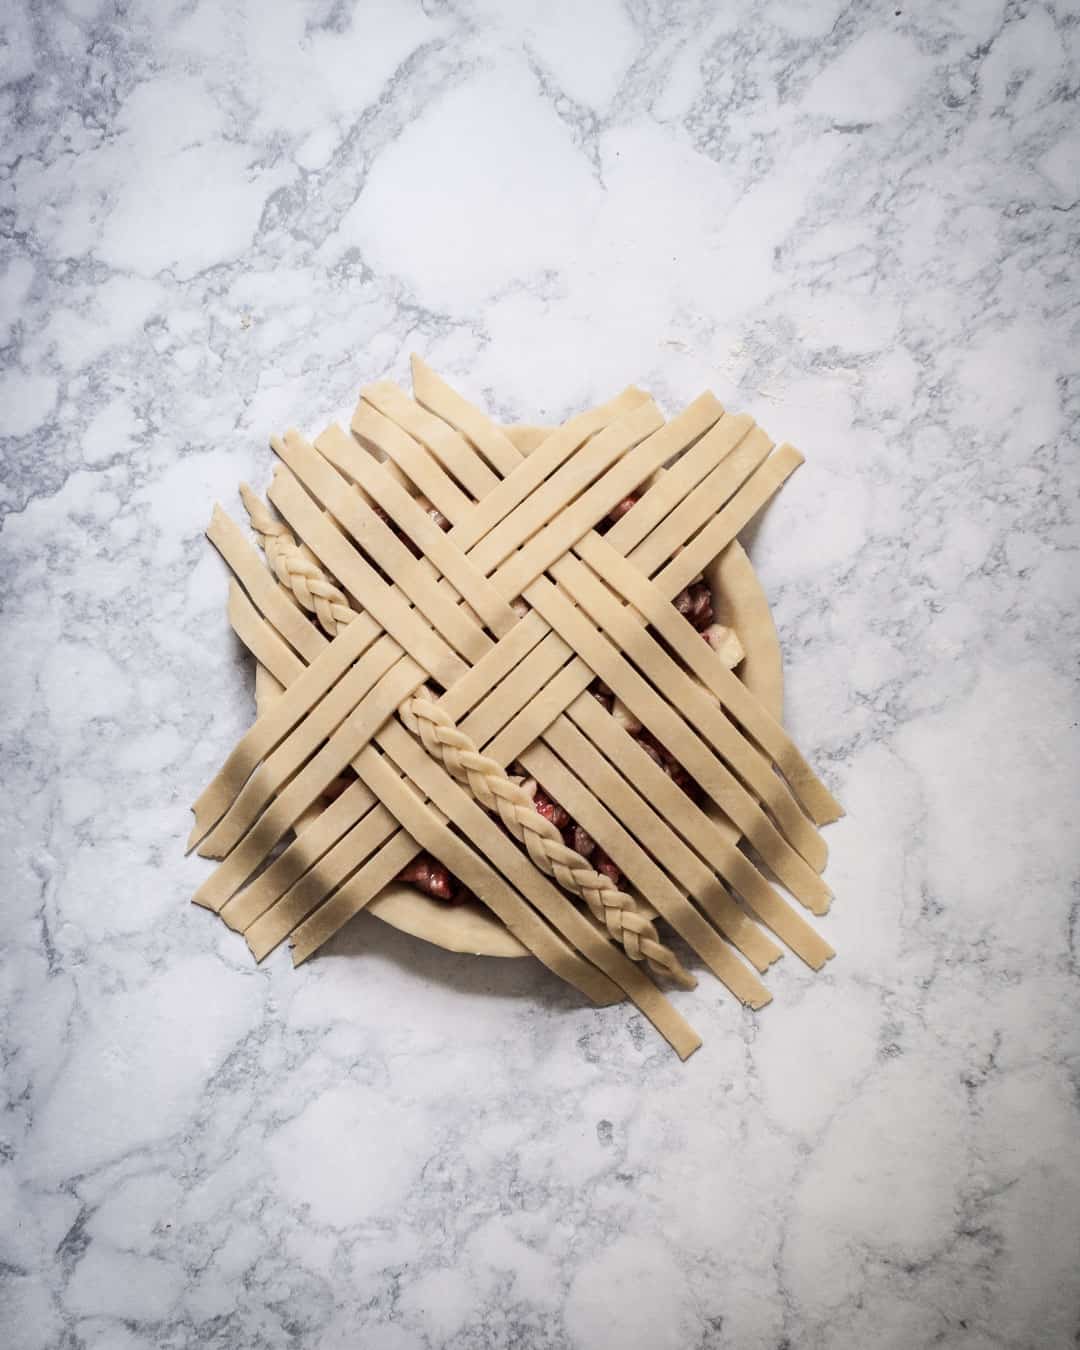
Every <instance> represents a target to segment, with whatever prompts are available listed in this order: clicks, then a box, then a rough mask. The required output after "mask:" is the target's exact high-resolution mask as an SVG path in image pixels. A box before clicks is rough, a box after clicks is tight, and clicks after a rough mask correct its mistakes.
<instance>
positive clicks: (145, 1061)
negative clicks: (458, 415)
mask: <svg viewBox="0 0 1080 1350" xmlns="http://www.w3.org/2000/svg"><path fill="white" fill-rule="evenodd" d="M1070 14H1071V18H1070V17H1069V16H1070ZM0 24H2V28H3V37H2V39H0V63H2V67H3V77H4V80H5V83H4V86H3V92H2V98H3V124H4V127H5V133H4V147H3V156H2V158H3V170H2V209H3V219H4V246H3V247H4V252H3V262H2V272H0V277H2V279H0V295H2V297H3V303H2V305H0V322H2V324H3V326H4V333H5V337H4V343H5V348H4V357H5V361H4V368H3V372H2V374H0V409H2V424H0V431H2V433H3V440H2V450H0V456H2V468H0V512H2V513H3V525H2V531H0V554H2V567H3V578H4V592H3V600H2V605H0V609H2V619H0V624H2V633H3V639H4V648H3V650H4V653H5V662H4V686H5V697H4V699H3V702H2V711H0V716H2V721H3V732H2V736H3V765H4V787H5V810H4V812H3V827H4V843H5V851H4V857H5V861H6V866H5V883H4V885H3V888H2V889H3V897H4V904H3V911H4V916H5V921H4V925H3V937H2V942H3V948H4V952H3V960H2V963H0V981H2V986H3V994H4V1016H3V1041H4V1048H3V1065H4V1072H3V1108H4V1109H3V1117H2V1122H0V1160H2V1161H0V1214H2V1216H3V1218H2V1222H0V1342H2V1343H3V1344H4V1345H6V1346H10V1347H12V1350H37V1347H57V1348H60V1347H64V1348H65V1350H133V1348H134V1347H170V1350H171V1348H179V1347H194V1346H216V1347H227V1348H228V1350H242V1348H243V1347H279V1346H280V1347H296V1346H305V1347H306V1346H312V1347H314V1346H317V1347H319V1350H354V1347H363V1350H414V1348H416V1350H419V1348H421V1347H423V1348H425V1350H427V1348H433V1347H444V1346H445V1347H455V1348H457V1350H469V1348H471V1347H485V1348H486V1350H491V1348H493V1347H526V1348H527V1350H533V1348H534V1347H535V1350H564V1348H565V1350H571V1348H573V1350H579V1348H580V1350H597V1347H607V1346H619V1347H621V1350H668V1348H669V1347H670V1350H718V1348H719V1347H731V1348H732V1350H757V1348H758V1347H761V1348H762V1350H783V1348H785V1347H786V1348H787V1350H803V1348H804V1347H823V1348H827V1350H833V1348H834V1347H842V1348H846V1347H852V1350H855V1348H858V1350H863V1348H864V1347H874V1348H875V1350H877V1348H878V1347H903V1348H904V1350H911V1348H912V1347H923V1346H931V1345H933V1346H946V1347H949V1348H950V1350H982V1348H983V1347H1040V1348H1041V1347H1070V1346H1074V1345H1076V1344H1077V1343H1080V1342H1078V1340H1077V1337H1080V1274H1078V1272H1080V1109H1078V1108H1080V1058H1078V1054H1080V1034H1078V1026H1080V1019H1078V1012H1080V968H1078V951H1077V944H1078V941H1080V937H1078V933H1080V898H1078V896H1080V890H1078V883H1077V861H1078V856H1077V855H1078V849H1077V844H1076V820H1077V812H1076V808H1077V800H1078V776H1077V763H1078V756H1077V735H1078V732H1077V721H1078V712H1077V698H1076V678H1077V669H1076V656H1077V641H1078V626H1080V625H1078V621H1077V606H1076V603H1075V596H1076V589H1075V580H1074V581H1073V582H1072V583H1070V581H1069V577H1070V575H1072V576H1074V578H1075V566H1076V563H1075V559H1076V556H1077V548H1078V546H1080V534H1078V529H1077V460H1076V451H1077V444H1076V441H1077V437H1076V431H1077V424H1078V408H1080V404H1078V397H1080V385H1078V382H1077V376H1076V351H1077V346H1078V321H1080V294H1078V286H1077V274H1076V258H1077V252H1078V247H1080V239H1078V232H1080V205H1078V199H1080V129H1078V128H1080V123H1078V120H1077V115H1076V107H1077V104H1076V94H1077V89H1078V87H1080V59H1078V58H1080V26H1078V24H1077V13H1076V10H1075V8H1073V7H1071V6H1070V5H1069V4H1067V3H1060V0H1059V3H1057V4H1047V5H1040V4H1037V3H1027V2H1026V0H1019V2H1018V3H1009V4H1008V5H1007V6H1006V5H1003V4H1002V3H995V2H994V0H986V2H985V3H983V2H982V0H966V2H965V3H963V4H959V3H957V4H949V5H941V4H938V3H933V2H932V0H919V2H918V3H917V4H914V5H913V4H911V3H910V2H909V0H896V4H895V5H894V4H889V5H886V6H877V7H873V8H871V7H870V6H868V5H854V6H851V5H841V4H839V3H838V2H837V0H825V2H816V3H813V4H809V5H807V4H801V3H798V0H777V2H775V3H769V2H766V3H761V4H758V3H750V0H742V2H741V3H738V4H729V5H724V6H713V5H710V4H708V3H704V0H701V2H700V3H689V4H685V5H684V4H676V3H674V2H673V0H655V2H653V0H626V3H625V4H619V3H616V2H615V0H601V2H599V3H595V4H593V3H590V4H589V5H575V4H572V3H570V2H569V0H558V2H552V0H547V2H545V3H540V2H539V0H537V3H532V4H528V3H513V4H499V3H496V0H460V3H459V2H458V0H429V3H427V4H425V5H423V6H420V5H413V4H409V3H406V2H405V0H400V3H393V2H392V0H381V2H378V3H371V4H367V5H357V6H355V7H350V6H349V5H348V4H345V3H330V2H329V0H327V2H326V3H310V4H298V3H278V0H274V3H272V4H258V3H255V2H254V0H253V2H252V3H251V4H249V5H246V6H245V5H244V4H242V3H227V4H219V3H215V2H214V0H191V3H183V4H176V3H170V4H160V5H149V4H147V5H134V6H127V7H124V8H123V9H122V10H121V11H117V10H116V9H115V8H114V6H113V4H112V3H101V2H100V0H78V3H75V2H74V0H71V2H70V3H66V4H65V5H64V6H63V7H61V6H60V5H56V6H48V7H46V6H44V5H41V4H29V5H26V4H23V5H17V4H13V5H7V6H5V7H4V14H3V18H2V19H0ZM413 349H415V350H418V351H420V352H422V353H423V354H424V355H425V356H426V357H427V359H428V360H429V361H430V362H431V363H432V364H433V365H435V366H436V367H437V368H439V369H441V370H443V371H444V372H445V373H446V374H447V375H448V376H449V377H450V378H452V379H453V380H455V381H456V382H457V383H458V384H459V385H460V386H461V387H462V388H463V390H464V391H465V392H467V393H469V394H470V395H472V396H474V397H476V398H477V399H478V400H480V401H482V402H486V403H487V405H488V406H489V407H491V408H492V409H493V411H494V413H495V415H497V416H499V417H503V418H506V419H514V418H523V419H540V418H543V419H552V418H557V417H560V416H562V415H564V414H566V413H568V412H570V411H572V410H576V409H577V408H579V407H581V406H583V405H584V404H586V403H588V402H590V401H593V400H596V399H600V398H603V397H608V396H610V395H611V394H612V393H613V392H615V391H616V390H617V389H618V388H620V387H621V386H622V385H623V384H624V383H626V382H627V381H630V380H633V381H635V382H637V383H639V384H642V385H644V386H646V387H648V388H650V389H652V390H653V391H654V392H655V393H656V395H657V396H658V397H659V398H660V399H661V401H662V402H663V403H664V405H665V406H666V407H668V408H669V409H671V408H674V407H675V406H676V405H678V404H679V403H680V401H685V400H687V399H688V398H690V397H691V396H693V395H695V394H697V393H699V392H700V391H701V389H703V388H705V387H706V386H709V387H712V388H713V389H714V390H715V391H716V392H717V394H718V395H719V396H720V398H721V399H722V400H723V401H724V402H725V403H726V404H727V405H728V406H730V407H733V408H737V409H745V410H747V411H749V412H751V413H753V414H754V415H755V416H756V417H757V418H759V420H760V421H761V422H762V423H763V424H764V425H765V426H766V428H767V429H768V430H769V431H770V433H771V434H772V435H773V436H775V437H776V438H777V439H781V438H786V439H790V440H792V441H794V442H795V443H796V444H798V445H799V446H800V447H801V448H802V449H803V450H804V451H805V452H806V454H807V456H808V461H809V462H808V464H807V465H806V467H805V468H803V469H802V470H800V472H799V474H798V475H796V477H795V479H793V480H792V482H791V484H790V485H789V486H788V487H787V488H785V490H784V491H783V493H782V494H781V496H780V498H779V499H778V501H777V502H776V503H775V505H774V506H773V507H772V508H771V509H770V512H769V513H768V515H767V517H766V520H765V522H764V525H763V526H762V528H761V529H760V531H759V532H758V533H757V535H756V537H755V539H754V541H753V556H754V559H755V561H756V564H757V566H758V568H759V571H760V575H761V576H762V579H763V581H764V583H765V585H766V586H767V589H768V592H769V595H770V597H771V599H772V601H773V604H774V607H775V613H776V615H777V619H778V622H779V625H780V630H781V634H782V639H783V644H784V650H785V657H786V670H787V678H788V699H787V717H788V721H789V724H790V726H791V727H792V729H793V731H794V733H795V735H796V738H797V739H798V740H799V741H800V743H801V744H802V745H803V746H804V747H805V748H806V749H807V751H808V753H809V754H810V757H811V758H812V759H813V760H814V761H815V762H816V763H817V764H818V765H819V766H821V768H822V770H823V772H824V773H825V775H826V776H827V778H828V780H829V782H830V783H831V784H832V785H833V786H834V787H835V789H836V790H837V792H838V794H839V795H840V797H841V798H842V800H843V801H844V802H845V803H846V805H847V807H848V809H849V815H848V817H847V819H846V820H844V821H843V822H842V823H841V824H839V825H837V826H835V827H832V828H831V829H830V830H829V832H828V839H829V843H830V845H831V849H832V858H831V862H830V867H829V872H828V877H829V880H830V883H831V884H832V886H833V888H834V890H835V892H836V897H837V898H836V902H835V904H834V908H833V912H832V914H831V915H830V916H829V917H828V918H827V919H825V920H824V921H823V922H822V925H821V927H822V929H823V931H824V932H825V933H826V935H827V936H828V937H829V939H830V940H831V941H832V942H833V943H834V945H835V946H836V947H837V949H838V951H839V956H838V958H837V959H836V960H835V961H834V962H833V963H832V964H831V965H830V966H829V967H828V969H827V970H826V972H824V973H823V974H821V975H819V976H816V977H815V976H813V975H812V974H811V973H810V972H809V971H808V970H806V969H805V968H803V967H801V966H800V964H799V963H798V962H797V960H796V959H795V958H794V957H790V956H789V957H788V958H787V960H785V961H783V962H781V963H780V965H779V966H777V967H774V969H773V971H772V972H770V975H769V984H770V987H771V988H772V990H773V992H774V995H775V997H774V1001H773V1003H772V1005H771V1006H769V1007H768V1008H767V1009H766V1010H764V1011H763V1012H761V1013H759V1014H757V1015H754V1014H751V1013H748V1012H744V1011H743V1010H741V1009H740V1008H739V1007H738V1006H736V1005H735V1003H734V1002H733V1001H732V1000H731V999H730V998H728V997H726V996H725V995H724V993H723V991H722V990H721V988H720V987H719V986H718V985H717V984H716V982H715V981H713V980H711V979H705V980H702V982H701V984H700V986H699V988H698V989H697V990H696V991H695V992H693V993H692V994H688V995H683V996H679V1006H680V1007H681V1008H682V1009H684V1011H685V1012H686V1013H687V1015H688V1016H689V1018H690V1019H691V1020H692V1021H693V1023H694V1025H695V1026H696V1027H697V1028H698V1029H699V1030H700V1031H701V1032H702V1033H703V1035H704V1037H705V1045H704V1048H703V1049H702V1050H701V1051H700V1052H699V1053H698V1054H697V1055H695V1056H694V1057H693V1058H692V1059H691V1060H690V1061H689V1062H688V1063H687V1064H686V1065H681V1064H680V1063H679V1062H678V1060H677V1059H676V1058H675V1056H674V1055H673V1054H671V1053H670V1052H668V1051H667V1049H666V1048H665V1046H664V1045H663V1043H662V1042H660V1041H659V1039H658V1038H656V1037H655V1036H653V1035H652V1034H651V1033H650V1032H648V1029H647V1028H646V1027H644V1026H643V1024H642V1023H641V1022H640V1019H638V1018H636V1017H634V1016H632V1015H631V1012H630V1011H629V1010H628V1009H627V1008H626V1007H622V1008H612V1009H608V1010H606V1011H603V1012H597V1011H594V1010H591V1009H588V1008H584V1007H582V1006H581V1005H580V1003H579V1001H578V1000H577V999H576V997H574V996H573V995H572V994H570V993H568V992H567V991H565V990H564V989H562V988H560V987H558V986H557V985H556V983H555V982H554V981H553V979H552V978H551V977H549V976H548V975H547V974H546V972H544V971H543V970H542V969H540V968H539V967H537V966H535V965H534V963H532V962H520V961H519V962H493V961H487V962H485V961H478V960H469V959H465V958H456V957H451V956H449V955H447V954H446V953H443V952H440V951H437V950H434V949H430V948H425V947H423V946H422V945H420V944H418V943H416V942H414V941H412V940H409V939H406V938H404V937H403V936H401V935H399V934H397V933H394V932H392V931H390V930H389V929H387V928H386V927H385V926H383V925H382V924H380V923H378V922H377V921H376V920H374V919H372V918H369V917H363V916H362V917H361V918H359V919H358V920H356V921H355V922H354V923H353V924H352V925H351V926H350V927H349V928H348V930H347V931H345V932H344V933H343V934H341V935H340V936H339V937H338V939H336V940H335V941H334V943H333V945H332V947H331V948H330V949H328V951H327V952H326V954H324V955H323V956H322V957H320V959H318V960H316V961H313V962H312V963H310V964H309V965H307V966H304V967H303V968H301V969H299V970H293V968H292V967H291V965H290V962H289V958H288V954H287V952H286V951H279V952H278V953H276V954H275V956H274V957H273V958H272V959H270V960H269V961H268V962H266V963H265V965H264V966H263V967H262V968H256V967H254V965H253V964H252V962H251V961H250V959H249V957H248V954H247V951H246V948H245V947H244V945H243V943H242V941H241V940H240V939H239V938H238V937H236V936H235V935H232V934H229V933H227V932H226V931H225V930H224V928H223V927H222V925H220V924H219V923H218V922H216V921H215V920H213V918H212V917H211V916H210V915H208V914H207V913H206V912H205V911H201V910H198V909H195V908H193V907H192V906H190V905H189V904H188V899H189V896H190V894H191V892H192V890H193V889H194V887H195V885H196V884H197V882H198V880H199V879H200V878H201V877H202V876H203V875H205V873H206V867H207V865H206V864H205V863H203V862H201V861H200V860H198V859H194V858H193V859H185V858H184V857H183V841H184V839H185V836H186V834H187V830H188V826H189V820H190V817H189V814H188V804H189V803H190V802H191V801H192V799H193V797H194V796H195V794H196V792H197V790H198V789H199V788H200V787H201V786H202V784H203V783H204V781H205V780H206V778H207V776H208V774H209V773H210V772H211V771H212V769H213V768H214V767H216V765H217V764H218V762H219V761H220V759H221V758H222V756H223V755H224V753H225V751H226V750H227V748H228V747H229V746H230V745H231V743H232V741H233V739H234V737H235V736H236V735H237V734H238V732H239V730H240V729H241V728H242V727H243V726H244V725H245V724H246V722H247V720H248V719H249V717H250V715H251V698H250V683H251V672H250V668H249V667H248V665H247V664H246V662H245V660H244V659H243V657H242V655H241V653H240V650H239V648H238V646H237V644H236V643H235V641H234V640H233V639H232V637H231V636H230V634H229V632H228V629H227V627H226V621H225V614H224V600H225V589H226V582H225V575H224V569H223V567H222V565H221V563H220V561H219V559H218V558H217V557H216V556H215V555H214V554H213V552H212V550H211V549H210V548H209V546H208V545H207V544H206V542H205V540H204V539H203V536H202V530H203V528H204V526H205V524H206V522H207V519H208V513H209V508H210V503H211V501H212V500H213V499H214V498H215V497H216V498H219V499H221V500H222V501H223V502H224V503H225V504H226V506H228V507H229V508H230V509H233V510H236V511H238V510H239V505H238V502H237V498H236V485H237V483H238V482H239V480H240V479H241V478H249V479H251V480H252V481H253V482H255V483H257V484H263V483H265V482H266V481H267V480H268V477H269V473H270V461H271V456H270V453H269V450H268V448H267V444H266V442H267V437H268V434H269V433H270V432H271V431H273V430H277V429H281V428H282V427H283V426H284V425H286V424H288V423H290V422H295V423H296V424H297V425H299V426H302V427H305V428H306V429H308V430H309V431H314V430H317V429H318V427H319V426H320V425H321V424H322V422H323V420H324V418H325V417H326V415H327V414H329V413H332V412H337V411H340V410H343V409H347V408H348V407H349V406H350V404H351V403H352V401H353V399H354V397H355V394H356V391H357V389H358V388H359V387H360V385H361V383H363V382H365V381H367V380H370V379H372V378H375V377H378V376H381V375H383V374H387V373H388V374H390V375H392V376H394V377H403V376H404V375H405V372H406V364H407V354H408V352H409V351H410V350H413Z"/></svg>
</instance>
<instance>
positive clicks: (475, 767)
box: [240, 484, 695, 989]
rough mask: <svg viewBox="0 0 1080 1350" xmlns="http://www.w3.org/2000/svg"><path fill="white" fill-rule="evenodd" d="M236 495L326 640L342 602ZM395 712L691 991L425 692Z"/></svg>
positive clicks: (644, 930)
mask: <svg viewBox="0 0 1080 1350" xmlns="http://www.w3.org/2000/svg"><path fill="white" fill-rule="evenodd" d="M240 496H241V499H242V501H243V503H244V508H245V510H246V511H247V513H248V518H249V519H250V521H251V526H252V529H253V530H254V531H255V533H256V535H257V537H258V539H259V542H260V544H261V545H262V547H263V551H264V552H265V553H266V557H267V561H268V562H269V563H270V565H271V567H272V568H273V570H274V572H275V573H276V574H277V576H278V577H279V579H280V580H281V581H282V582H283V584H285V585H287V586H288V587H289V588H290V589H291V590H292V592H293V593H294V594H295V595H296V597H297V599H298V600H299V601H300V603H301V604H302V605H303V606H304V608H305V609H307V610H309V611H310V612H313V613H315V614H317V616H318V618H319V622H320V623H321V624H322V626H323V627H324V628H325V629H326V631H327V632H328V633H329V634H330V636H331V637H336V636H337V634H338V632H339V631H340V630H341V629H342V628H344V627H345V626H346V625H348V624H349V623H351V622H352V621H353V619H355V618H356V617H357V615H356V611H355V610H353V609H352V608H351V607H350V606H349V602H348V598H347V596H346V595H345V594H344V592H343V591H341V590H339V589H338V587H336V586H335V585H334V584H333V583H332V582H331V581H330V580H329V579H328V578H327V576H326V574H325V573H324V572H323V570H322V568H321V567H320V566H319V563H318V561H317V560H316V558H315V555H314V554H313V553H311V551H310V550H308V549H306V548H304V547H303V546H302V545H300V544H298V543H297V542H296V540H295V538H294V537H293V536H292V534H291V533H290V532H289V530H288V528H287V526H286V525H284V524H283V523H282V521H281V520H280V519H279V518H278V517H276V516H275V515H274V514H273V513H272V512H271V511H270V509H269V507H268V506H267V505H266V504H265V503H264V502H263V501H262V499H261V498H260V497H258V496H257V495H256V494H255V493H254V492H253V491H252V490H251V488H250V487H248V486H247V484H242V485H241V488H240ZM398 711H399V714H400V716H401V720H402V721H403V722H404V723H405V725H406V726H407V727H408V729H409V730H410V731H411V732H412V733H413V734H414V735H416V736H418V737H419V738H420V739H421V740H422V742H423V744H424V747H425V749H426V750H427V751H428V753H429V754H431V755H434V756H435V757H436V758H441V759H442V762H443V764H444V765H445V767H446V768H447V770H448V771H449V772H450V774H451V776H452V777H454V778H456V779H457V781H458V782H460V783H464V784H465V785H466V786H467V787H468V788H469V789H470V791H471V792H472V794H473V796H474V797H476V798H477V800H478V801H479V802H480V803H481V805H483V806H485V807H486V808H487V809H488V810H489V811H494V812H496V813H497V814H498V816H499V818H500V819H501V820H502V822H503V824H504V825H505V826H506V828H507V829H508V830H509V831H510V833H511V834H512V835H513V836H514V838H515V839H517V840H518V841H519V842H520V843H523V844H524V845H525V847H526V849H527V850H528V853H529V857H530V858H531V859H532V861H533V863H534V864H535V865H536V866H537V867H539V868H540V869H541V870H542V871H544V872H546V873H547V874H548V875H549V876H552V877H554V878H555V880H556V881H557V882H558V883H559V885H560V886H562V888H563V889H564V890H566V891H569V892H570V893H571V894H573V895H577V896H579V897H580V898H581V899H582V900H584V901H585V903H586V904H587V905H588V907H589V909H590V911H591V913H592V915H593V917H594V918H595V919H597V920H598V921H599V922H600V923H602V924H603V925H604V926H605V928H606V929H607V932H608V934H609V936H610V937H611V938H612V939H613V940H614V941H615V942H617V943H619V944H620V945H621V946H622V947H623V948H624V949H625V951H626V954H627V955H628V956H629V957H630V959H631V960H632V961H641V960H644V961H645V962H646V963H647V965H648V967H649V969H650V970H651V971H652V972H653V974H655V975H661V976H666V977H667V978H668V979H670V980H672V981H674V982H675V983H676V984H679V985H681V986H682V987H683V988H684V989H686V988H692V987H693V986H694V984H695V980H694V979H693V977H692V976H691V975H690V974H689V973H688V972H687V971H686V970H685V968H684V967H683V965H682V963H681V962H680V961H679V959H678V957H677V956H676V955H675V953H674V952H673V951H671V949H670V948H669V947H666V946H665V945H664V944H663V943H662V942H661V941H660V937H659V934H658V933H657V931H656V926H655V924H654V923H653V922H652V921H651V919H649V918H648V917H647V916H646V915H645V914H644V913H642V912H641V907H640V905H639V902H638V901H637V900H636V899H635V898H634V897H633V896H630V895H627V894H626V893H625V892H624V891H621V890H619V888H618V887H617V886H616V885H615V883H614V882H613V881H612V880H611V878H610V877H608V876H605V875H604V873H603V872H598V871H596V869H595V868H593V867H590V866H589V863H588V861H587V859H585V858H583V857H582V856H581V854H580V853H576V852H574V850H573V849H571V848H568V847H567V846H566V845H565V844H564V843H563V838H562V835H561V834H560V833H559V831H558V829H557V828H556V827H555V826H554V825H553V824H552V823H551V821H550V820H548V819H547V818H546V817H545V816H542V815H540V813H539V812H538V811H537V810H536V808H535V806H534V805H533V801H532V798H531V796H530V795H529V794H528V792H526V791H525V789H524V788H523V787H522V786H520V785H519V784H516V783H514V782H513V781H512V780H511V778H510V777H509V776H508V775H507V774H506V772H505V771H504V770H503V769H502V768H501V767H500V766H499V765H498V764H496V763H495V761H494V760H490V759H486V758H485V757H484V756H482V755H480V754H479V752H478V751H477V748H476V746H475V745H474V744H473V743H472V742H471V741H470V740H469V738H468V737H467V736H462V735H461V734H460V733H459V732H458V731H457V729H456V728H455V727H454V725H453V723H452V722H451V720H450V718H449V717H447V715H446V713H445V712H443V711H442V710H441V709H440V708H438V707H437V705H436V704H435V703H433V702H432V700H431V698H430V695H429V693H428V692H427V691H423V692H422V693H421V694H419V695H413V696H412V697H411V698H409V699H406V700H405V702H404V703H403V704H402V705H401V707H400V709H399V710H398Z"/></svg>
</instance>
